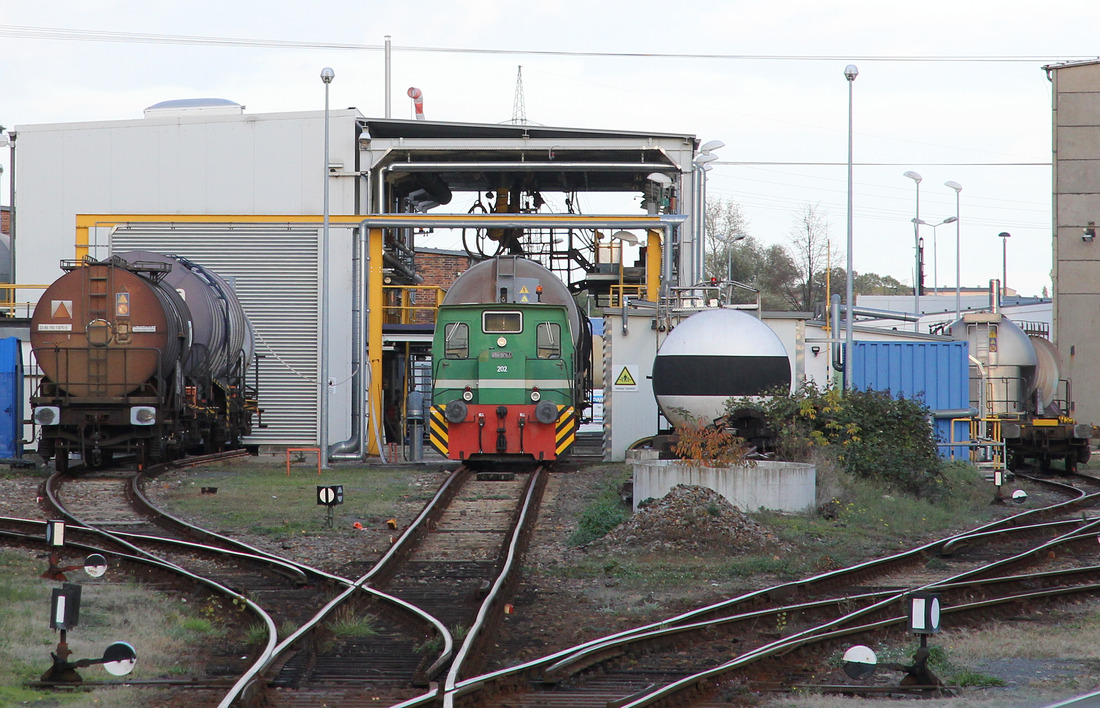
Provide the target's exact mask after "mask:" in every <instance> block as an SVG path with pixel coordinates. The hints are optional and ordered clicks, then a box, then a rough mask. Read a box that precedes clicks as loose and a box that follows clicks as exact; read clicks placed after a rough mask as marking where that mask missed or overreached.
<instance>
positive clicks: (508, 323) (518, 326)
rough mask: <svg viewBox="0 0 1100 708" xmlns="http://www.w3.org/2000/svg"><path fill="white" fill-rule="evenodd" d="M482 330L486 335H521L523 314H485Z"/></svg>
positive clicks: (482, 316) (483, 315)
mask: <svg viewBox="0 0 1100 708" xmlns="http://www.w3.org/2000/svg"><path fill="white" fill-rule="evenodd" d="M481 330H482V331H483V332H485V333H486V334H498V333H499V334H519V333H520V332H522V331H523V313H521V312H483V313H482V314H481Z"/></svg>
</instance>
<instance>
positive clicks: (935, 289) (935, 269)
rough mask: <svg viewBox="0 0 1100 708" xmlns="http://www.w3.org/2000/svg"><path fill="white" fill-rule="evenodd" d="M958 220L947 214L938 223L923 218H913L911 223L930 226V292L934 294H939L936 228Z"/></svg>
mask: <svg viewBox="0 0 1100 708" xmlns="http://www.w3.org/2000/svg"><path fill="white" fill-rule="evenodd" d="M958 220H959V217H957V216H949V217H947V218H946V219H944V220H943V221H941V222H940V223H938V224H929V223H928V222H927V221H925V220H924V219H913V223H914V224H917V225H918V226H931V227H932V293H933V294H934V295H939V294H940V293H939V288H938V287H937V285H936V283H937V282H938V281H939V277H940V274H939V266H938V265H937V258H938V257H937V255H936V229H938V228H939V227H941V226H943V225H944V224H953V223H955V222H956V221H958Z"/></svg>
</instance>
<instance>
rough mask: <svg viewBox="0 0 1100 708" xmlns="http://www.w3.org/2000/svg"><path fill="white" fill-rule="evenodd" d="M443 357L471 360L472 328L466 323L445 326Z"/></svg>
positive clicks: (452, 323)
mask: <svg viewBox="0 0 1100 708" xmlns="http://www.w3.org/2000/svg"><path fill="white" fill-rule="evenodd" d="M443 356H444V358H447V359H467V358H469V356H470V328H469V327H468V326H467V325H466V323H465V322H451V323H450V324H446V325H443Z"/></svg>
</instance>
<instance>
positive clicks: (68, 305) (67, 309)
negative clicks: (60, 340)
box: [38, 300, 73, 332]
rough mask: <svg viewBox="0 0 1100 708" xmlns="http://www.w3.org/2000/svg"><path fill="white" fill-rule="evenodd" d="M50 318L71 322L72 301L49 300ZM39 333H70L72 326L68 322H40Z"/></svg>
mask: <svg viewBox="0 0 1100 708" xmlns="http://www.w3.org/2000/svg"><path fill="white" fill-rule="evenodd" d="M50 316H51V319H55V320H71V319H72V317H73V301H72V300H50ZM38 331H39V332H72V331H73V326H72V324H71V323H69V322H40V323H39V324H38Z"/></svg>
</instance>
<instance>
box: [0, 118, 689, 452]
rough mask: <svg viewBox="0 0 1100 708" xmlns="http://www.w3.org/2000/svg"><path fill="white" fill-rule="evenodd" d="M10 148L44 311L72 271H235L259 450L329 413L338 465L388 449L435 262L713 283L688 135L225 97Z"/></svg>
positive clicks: (307, 431)
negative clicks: (706, 275)
mask: <svg viewBox="0 0 1100 708" xmlns="http://www.w3.org/2000/svg"><path fill="white" fill-rule="evenodd" d="M326 130H327V131H328V136H329V139H328V140H327V141H326V139H325V138H326ZM12 133H13V134H14V136H13V137H14V140H15V145H16V148H15V152H16V153H17V154H18V162H17V171H16V174H15V175H14V181H15V190H14V191H15V194H16V198H15V202H16V203H15V214H16V220H15V229H14V233H13V234H12V241H11V242H12V251H13V252H14V255H13V257H12V260H13V261H14V263H15V278H14V280H15V282H17V283H20V284H28V286H27V287H25V288H23V289H21V290H19V291H18V292H17V293H16V296H15V301H16V303H33V302H35V301H36V300H37V298H38V295H39V293H40V292H41V286H44V285H45V284H48V283H50V282H52V281H53V280H54V279H55V278H57V277H58V276H59V275H60V273H61V271H60V269H59V264H60V261H62V260H66V259H69V260H71V259H82V258H84V257H90V258H95V259H102V258H105V257H108V256H110V255H111V254H113V253H115V252H122V251H127V250H149V251H157V252H164V253H173V254H178V255H181V256H185V257H187V258H190V259H192V260H194V261H196V262H198V263H202V264H203V265H204V266H206V267H208V268H211V269H212V270H214V271H216V272H218V273H219V274H221V275H223V276H225V277H226V278H227V279H229V280H230V281H231V282H232V284H233V285H234V287H235V289H236V290H237V292H238V295H239V297H240V299H241V302H242V304H243V306H244V308H245V310H246V312H247V313H248V314H249V316H250V318H251V319H252V321H253V324H254V326H255V329H256V334H257V353H258V362H257V363H258V366H257V367H256V372H257V373H256V375H257V377H258V379H259V385H260V388H261V391H262V394H261V401H260V405H261V408H262V409H263V420H262V422H263V425H264V427H262V428H260V429H258V430H257V431H256V433H255V435H254V436H253V437H254V440H252V442H253V443H254V444H258V445H267V446H276V447H279V446H302V445H316V444H317V443H318V440H319V438H320V436H321V435H322V429H323V428H325V427H326V426H325V425H324V423H325V421H324V420H323V418H324V416H323V415H322V410H325V411H326V412H327V414H328V421H327V430H324V437H325V440H324V443H325V444H326V445H327V446H328V447H329V449H330V451H331V453H332V455H333V457H334V458H336V459H340V458H349V459H351V458H358V457H362V456H364V455H366V454H368V453H370V454H377V453H378V451H379V450H380V449H381V447H382V446H381V445H380V443H381V441H382V440H383V439H384V438H385V433H384V422H385V421H384V420H383V416H384V411H386V410H389V409H392V408H394V407H398V408H402V407H403V404H404V393H405V392H407V391H408V390H410V389H411V388H415V386H416V385H417V383H416V382H415V381H414V379H415V373H416V371H418V366H417V361H421V360H422V359H423V357H424V356H426V353H427V347H428V340H429V339H430V336H426V334H425V331H424V328H425V327H428V328H429V329H430V324H427V323H426V322H425V320H424V318H423V314H422V313H421V312H420V311H421V310H423V309H425V308H429V307H431V306H433V305H434V301H435V295H434V294H433V292H432V286H434V287H435V288H436V289H438V287H439V286H445V285H446V284H448V283H446V282H436V283H432V282H427V281H428V280H430V279H431V273H430V272H429V271H430V270H431V269H427V270H425V264H426V263H430V262H432V258H431V257H430V254H429V253H428V252H427V251H431V250H432V249H433V248H434V249H437V250H447V249H451V250H455V249H456V248H461V249H464V250H465V252H467V254H468V255H470V256H471V257H472V256H481V255H484V254H483V251H484V250H485V249H486V248H487V247H488V248H489V249H493V248H496V249H500V248H507V249H508V250H509V251H510V252H522V253H524V254H526V255H529V256H530V257H532V258H536V259H539V260H541V261H542V262H544V263H545V264H547V265H548V267H550V268H551V269H552V270H554V271H555V272H556V273H558V274H559V275H560V277H562V279H563V280H565V281H566V283H567V284H568V285H569V286H570V287H571V288H573V289H574V290H576V291H581V290H583V291H585V292H588V293H590V294H591V296H592V297H594V298H601V299H602V301H603V302H612V301H616V302H617V301H619V299H621V298H623V296H624V294H625V295H626V296H627V298H629V297H630V296H633V297H635V298H649V299H650V300H653V299H656V288H657V287H658V283H659V282H661V283H665V284H666V285H667V284H673V285H678V284H680V283H688V284H690V283H692V282H695V281H697V280H698V278H699V274H700V272H701V264H702V260H703V259H702V248H701V244H700V243H699V240H698V238H697V233H698V232H699V228H698V226H697V225H696V223H695V222H694V221H693V219H692V217H691V214H692V213H697V212H698V211H699V210H696V209H694V208H693V205H694V204H695V203H696V200H697V199H700V198H701V190H700V186H699V182H700V180H701V179H702V175H703V174H704V170H703V167H702V165H696V164H695V163H694V162H693V160H694V158H695V157H696V156H697V149H698V141H696V139H695V138H694V137H693V136H691V135H672V134H643V133H624V132H614V131H586V130H574V129H558V128H546V127H539V126H531V125H474V124H456V123H435V122H427V121H401V120H379V119H370V118H367V117H365V116H363V115H362V114H360V113H359V112H358V111H357V110H355V109H353V108H349V109H342V110H333V111H325V112H322V111H312V112H301V113H280V114H249V113H247V112H245V109H244V107H243V106H240V105H238V104H236V103H233V102H231V101H226V100H185V101H168V102H165V103H163V104H158V105H155V106H152V107H150V108H148V109H146V110H145V112H144V116H143V117H142V118H138V119H134V120H119V121H107V122H92V123H68V124H50V125H27V126H18V127H17V128H16V129H15V130H14V131H12ZM326 144H327V146H328V147H327V164H325V162H326V160H325V154H326ZM326 183H327V188H326ZM326 192H327V197H326ZM613 197H618V205H619V206H615V207H613V209H614V211H615V213H616V214H617V215H618V216H616V217H615V218H609V219H607V220H601V219H600V218H599V217H589V216H585V215H584V214H582V213H581V210H582V209H587V208H591V204H593V203H595V204H597V205H598V207H599V208H603V209H608V210H609V211H610V209H609V208H608V207H606V206H604V205H605V204H611V203H613V202H611V201H609V200H608V199H604V198H613ZM326 199H327V205H326ZM326 206H327V209H326ZM429 210H430V216H428V214H429ZM326 212H327V214H328V217H327V219H326V218H325V214H326ZM552 212H553V213H552ZM479 215H483V216H487V217H489V216H499V217H502V218H504V219H511V218H517V219H518V218H524V219H528V220H529V219H531V218H537V219H539V221H538V223H534V222H530V221H528V222H525V223H530V224H531V225H532V227H531V228H525V229H518V228H516V224H509V225H508V227H507V228H502V229H501V232H502V233H487V230H486V229H485V228H483V227H482V228H479V227H476V226H472V225H470V224H472V223H473V221H471V220H475V221H476V218H477V217H478V216H479ZM624 215H625V216H624ZM631 215H633V216H631ZM452 216H453V219H452V222H453V223H452V222H447V221H446V219H447V218H450V217H452ZM368 217H369V218H371V219H375V220H374V221H372V222H371V223H370V224H367V223H366V222H365V221H364V220H365V219H367V218H368ZM387 218H389V219H391V220H390V221H385V219H387ZM378 219H382V221H378ZM462 219H466V221H462ZM459 222H461V223H459ZM632 229H633V230H632ZM326 234H327V238H326ZM620 234H625V236H624V235H620ZM613 235H615V236H617V238H612V236H613ZM623 238H627V239H628V240H630V239H632V240H634V241H635V242H638V241H640V242H641V243H642V245H643V248H637V247H633V246H629V244H628V242H627V241H623V240H622V239H623ZM624 243H627V245H625V246H624ZM646 248H648V251H649V256H648V258H650V259H653V260H651V261H649V262H646V261H645V260H644V258H645V257H642V256H641V255H640V253H641V252H644V251H645V250H646ZM422 249H427V251H426V252H425V253H424V255H425V256H426V257H425V258H424V259H421V260H420V261H419V262H418V260H417V253H418V252H419V251H421V250H422ZM326 251H327V257H326V256H325V253H326ZM459 252H460V253H461V252H462V251H459ZM627 253H630V254H634V253H639V259H640V260H639V263H635V262H626V263H624V254H627ZM628 257H633V256H632V255H631V256H628ZM613 258H614V259H615V260H612V259H613ZM435 260H436V261H438V254H436V259H435ZM461 265H462V264H461V257H460V258H459V263H458V266H455V265H454V264H451V266H450V267H451V270H452V271H453V270H454V268H455V267H461ZM444 270H446V268H444ZM426 276H427V278H426ZM437 277H438V273H437ZM21 307H22V308H26V305H25V304H24V305H21V306H20V305H16V307H15V314H16V315H17V316H18V315H25V314H26V313H27V310H26V309H23V310H22V311H21V309H20V308H21ZM326 317H327V323H326V321H325V320H326ZM322 351H324V352H325V353H326V356H325V357H324V358H323V357H322ZM323 372H327V382H326V383H327V385H326V386H321V385H320V383H319V382H320V381H321V380H322V377H323ZM383 399H385V400H383ZM322 401H324V402H325V404H326V405H325V406H323V405H322ZM654 420H655V417H654Z"/></svg>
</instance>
